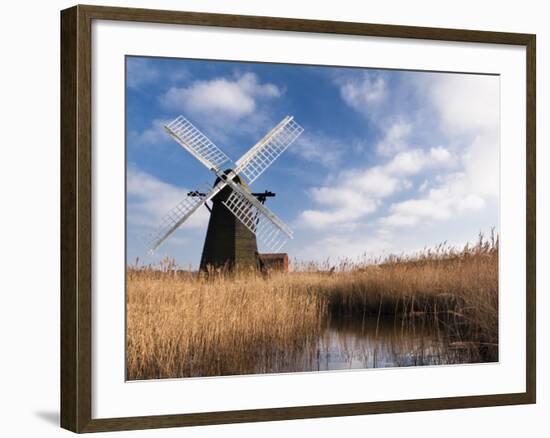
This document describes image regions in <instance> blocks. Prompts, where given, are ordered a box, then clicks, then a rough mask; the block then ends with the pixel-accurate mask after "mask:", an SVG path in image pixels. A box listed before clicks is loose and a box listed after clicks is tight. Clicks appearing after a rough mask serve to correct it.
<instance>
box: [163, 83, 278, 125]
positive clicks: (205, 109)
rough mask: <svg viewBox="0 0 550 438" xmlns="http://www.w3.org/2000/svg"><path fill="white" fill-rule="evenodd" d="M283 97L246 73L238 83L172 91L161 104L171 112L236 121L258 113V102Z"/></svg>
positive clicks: (201, 85) (195, 85) (275, 89)
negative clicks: (174, 110) (179, 111)
mask: <svg viewBox="0 0 550 438" xmlns="http://www.w3.org/2000/svg"><path fill="white" fill-rule="evenodd" d="M281 94H282V91H281V90H280V89H279V88H278V87H277V86H276V85H274V84H270V83H264V84H262V83H260V81H259V79H258V77H257V76H256V75H255V74H253V73H245V74H243V75H241V76H238V77H236V78H234V79H227V78H223V77H222V78H216V79H212V80H199V81H195V82H193V83H192V84H191V85H189V86H188V87H181V88H178V87H172V88H170V89H169V90H168V91H167V92H166V93H165V94H164V95H163V96H162V97H161V103H162V104H163V105H164V106H166V107H167V108H169V109H176V110H181V111H184V112H186V113H188V114H192V115H200V116H205V115H207V116H209V117H212V118H214V119H216V120H218V121H220V120H224V121H227V120H233V121H236V120H239V119H241V118H243V117H245V116H248V115H251V114H252V113H253V112H254V111H255V110H256V107H257V100H259V99H269V98H275V97H279V96H281Z"/></svg>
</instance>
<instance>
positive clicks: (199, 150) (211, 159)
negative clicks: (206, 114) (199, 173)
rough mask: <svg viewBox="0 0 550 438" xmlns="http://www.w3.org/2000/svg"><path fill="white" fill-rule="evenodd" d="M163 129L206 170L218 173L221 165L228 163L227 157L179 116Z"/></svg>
mask: <svg viewBox="0 0 550 438" xmlns="http://www.w3.org/2000/svg"><path fill="white" fill-rule="evenodd" d="M164 128H165V129H166V131H167V132H168V133H169V134H170V135H171V136H172V137H173V138H174V140H176V141H177V142H178V143H179V144H180V145H181V146H183V147H184V148H185V149H186V150H187V151H188V152H190V153H191V155H193V156H194V157H195V158H196V159H197V160H199V161H200V162H201V163H202V164H204V165H205V166H206V167H207V168H208V169H210V170H214V171H218V170H220V169H221V166H222V164H224V163H226V162H228V161H229V157H228V156H227V155H225V154H224V153H223V152H222V151H221V149H220V148H218V147H217V146H216V145H215V144H214V143H212V141H211V140H210V139H209V138H208V137H207V136H206V135H204V134H203V133H202V132H201V131H199V130H198V129H197V128H196V127H195V126H194V125H193V124H192V123H191V122H190V121H189V120H187V119H186V118H185V117H183V116H179V117H178V118H176V119H175V120H173V121H172V122H170V123H168V124H167V125H164Z"/></svg>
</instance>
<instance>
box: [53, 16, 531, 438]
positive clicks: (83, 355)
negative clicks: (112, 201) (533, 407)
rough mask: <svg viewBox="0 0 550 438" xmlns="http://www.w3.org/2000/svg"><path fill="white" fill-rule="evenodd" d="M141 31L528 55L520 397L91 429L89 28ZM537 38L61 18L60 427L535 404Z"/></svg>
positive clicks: (297, 22) (191, 19) (218, 20)
mask: <svg viewBox="0 0 550 438" xmlns="http://www.w3.org/2000/svg"><path fill="white" fill-rule="evenodd" d="M101 19H103V20H118V21H141V22H152V23H170V24H191V25H198V26H221V27H237V28H250V29H269V30H286V31H296V32H317V33H329V34H352V35H363V36H380V37H392V38H415V39H429V40H447V41H464V42H479V43H493V44H511V45H519V46H525V47H526V51H527V63H526V74H527V89H526V102H527V136H526V145H527V194H526V195H527V210H526V218H527V245H526V253H527V266H526V269H527V285H526V287H527V297H526V299H527V321H526V325H527V351H526V358H527V370H526V373H527V379H526V388H527V390H526V392H524V393H514V394H499V395H483V396H470V397H448V398H435V399H419V400H402V401H387V402H369V403H353V404H338V405H324V406H304V407H291V408H277V409H254V410H246V411H231V412H208V413H199V414H178V415H161V416H145V417H130V418H106V419H92V416H91V412H92V390H91V388H92V377H91V375H92V368H91V367H92V365H91V350H92V331H91V325H92V319H91V316H92V314H91V312H92V310H91V293H92V292H91V243H92V241H91V226H92V219H91V176H92V161H91V68H92V66H91V23H92V20H101ZM535 113H536V36H535V35H532V34H519V33H504V32H486V31H476V30H459V29H440V28H428V27H411V26H395V25H383V24H364V23H351V22H335V21H319V20H301V19H289V18H275V17H257V16H239V15H225V14H210V13H196V12H175V11H165V10H147V9H129V8H112V7H100V6H84V5H78V6H74V7H72V8H69V9H65V10H63V11H61V426H62V427H63V428H65V429H68V430H71V431H73V432H78V433H81V432H98V431H114V430H128V429H148V428H161V427H175V426H192V425H206V424H223V423H240V422H253V421H274V420H289V419H301V418H317V417H329V416H333V417H334V416H350V415H364V414H377V413H389V412H410V411H424V410H436V409H456V408H470V407H482V406H499V405H516V404H530V403H535V402H536V312H535V311H536V239H535V238H536V148H535V141H536V125H535V123H536V120H535Z"/></svg>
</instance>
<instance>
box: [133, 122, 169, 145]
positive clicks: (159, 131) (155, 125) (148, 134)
mask: <svg viewBox="0 0 550 438" xmlns="http://www.w3.org/2000/svg"><path fill="white" fill-rule="evenodd" d="M167 122H168V121H167V120H159V119H155V120H153V121H152V122H151V125H150V126H149V127H148V128H146V129H144V130H143V131H141V132H136V131H132V132H130V140H131V141H134V142H135V143H136V144H140V145H148V146H149V145H156V144H159V143H162V142H164V141H166V140H168V139H169V137H168V134H167V133H166V131H165V130H164V126H163V125H164V124H166V123H167Z"/></svg>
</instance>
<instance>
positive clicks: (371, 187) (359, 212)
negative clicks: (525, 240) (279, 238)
mask: <svg viewBox="0 0 550 438" xmlns="http://www.w3.org/2000/svg"><path fill="white" fill-rule="evenodd" d="M451 161H452V158H451V154H450V153H449V152H448V151H447V150H445V149H444V148H441V147H439V148H432V149H431V150H430V151H429V152H424V151H422V150H419V149H416V150H412V151H407V152H401V153H399V154H397V155H396V156H395V157H394V158H393V159H392V160H390V161H389V162H387V163H386V164H385V165H380V166H373V167H369V168H366V169H352V170H348V171H344V172H341V173H340V174H339V175H338V176H337V178H336V179H335V182H334V183H333V184H332V185H329V186H323V187H315V188H313V189H311V191H310V195H311V197H312V199H313V200H314V201H315V202H316V203H317V204H319V205H320V206H321V207H322V208H321V209H308V210H305V211H303V212H302V213H301V214H300V216H299V224H300V225H302V226H308V227H312V228H315V229H323V228H326V227H328V226H331V225H335V224H338V225H339V226H345V227H348V228H349V227H354V226H356V221H358V220H359V219H361V218H364V217H365V216H367V215H369V214H371V213H373V212H374V211H376V209H377V208H378V206H379V205H380V200H381V199H383V198H387V197H389V196H391V195H393V194H395V193H397V192H399V191H401V190H406V189H409V188H410V187H411V183H410V181H408V180H407V179H406V177H407V176H411V175H415V174H418V173H420V172H421V171H424V170H426V169H428V168H433V167H438V166H447V165H449V163H450V162H451Z"/></svg>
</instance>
